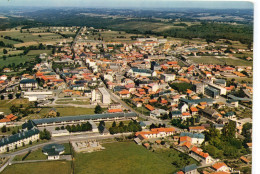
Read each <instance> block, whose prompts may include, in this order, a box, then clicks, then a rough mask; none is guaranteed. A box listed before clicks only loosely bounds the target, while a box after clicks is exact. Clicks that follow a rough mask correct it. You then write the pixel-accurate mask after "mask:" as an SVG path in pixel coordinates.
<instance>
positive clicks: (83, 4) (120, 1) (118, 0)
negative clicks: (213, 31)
mask: <svg viewBox="0 0 260 174" xmlns="http://www.w3.org/2000/svg"><path fill="white" fill-rule="evenodd" d="M0 6H2V7H3V6H4V7H13V8H14V7H38V8H57V7H59V8H67V7H72V8H110V9H112V8H117V9H125V8H131V9H133V8H134V9H140V8H143V9H160V8H163V9H165V8H168V9H173V8H176V9H181V8H183V9H185V8H186V9H190V8H193V9H254V3H253V2H250V1H174V0H139V1H138V0H132V1H126V0H99V1H94V0H86V1H84V0H74V1H71V0H45V1H36V0H23V1H22V0H6V1H0Z"/></svg>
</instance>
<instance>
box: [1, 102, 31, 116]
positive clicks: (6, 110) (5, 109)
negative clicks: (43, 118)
mask: <svg viewBox="0 0 260 174" xmlns="http://www.w3.org/2000/svg"><path fill="white" fill-rule="evenodd" d="M21 104H22V105H23V107H26V106H28V105H29V104H30V102H29V100H28V99H12V100H0V112H4V113H5V114H10V113H11V111H10V109H9V108H10V107H11V106H12V105H15V106H18V107H19V106H20V105H21Z"/></svg>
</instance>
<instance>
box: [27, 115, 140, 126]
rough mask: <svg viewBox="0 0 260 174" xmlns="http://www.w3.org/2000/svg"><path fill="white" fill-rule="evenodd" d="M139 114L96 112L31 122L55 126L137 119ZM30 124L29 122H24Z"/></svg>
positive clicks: (37, 124) (38, 124) (36, 124)
mask: <svg viewBox="0 0 260 174" xmlns="http://www.w3.org/2000/svg"><path fill="white" fill-rule="evenodd" d="M136 119H137V114H136V113H134V112H129V113H123V112H121V113H106V114H94V115H79V116H66V117H53V118H42V119H34V120H31V122H32V123H33V124H34V125H35V126H38V127H42V126H54V125H68V124H80V123H85V122H87V121H90V120H92V121H94V122H99V121H117V120H118V121H119V120H136ZM24 124H28V123H24Z"/></svg>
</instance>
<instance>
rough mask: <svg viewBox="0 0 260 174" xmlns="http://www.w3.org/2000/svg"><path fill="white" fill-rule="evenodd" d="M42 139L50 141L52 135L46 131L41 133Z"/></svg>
mask: <svg viewBox="0 0 260 174" xmlns="http://www.w3.org/2000/svg"><path fill="white" fill-rule="evenodd" d="M40 139H41V140H44V139H46V140H50V139H51V133H50V132H49V131H47V130H46V129H44V130H43V131H40Z"/></svg>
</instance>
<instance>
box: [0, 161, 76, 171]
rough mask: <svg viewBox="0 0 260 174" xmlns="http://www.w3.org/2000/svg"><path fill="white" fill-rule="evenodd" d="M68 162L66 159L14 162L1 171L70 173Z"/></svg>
mask: <svg viewBox="0 0 260 174" xmlns="http://www.w3.org/2000/svg"><path fill="white" fill-rule="evenodd" d="M70 166H71V165H70V162H67V161H51V162H39V163H25V164H14V165H11V166H8V167H7V168H6V169H5V170H4V171H3V172H2V173H3V174H11V173H15V174H29V173H40V174H50V173H62V174H70V173H71V167H70Z"/></svg>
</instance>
